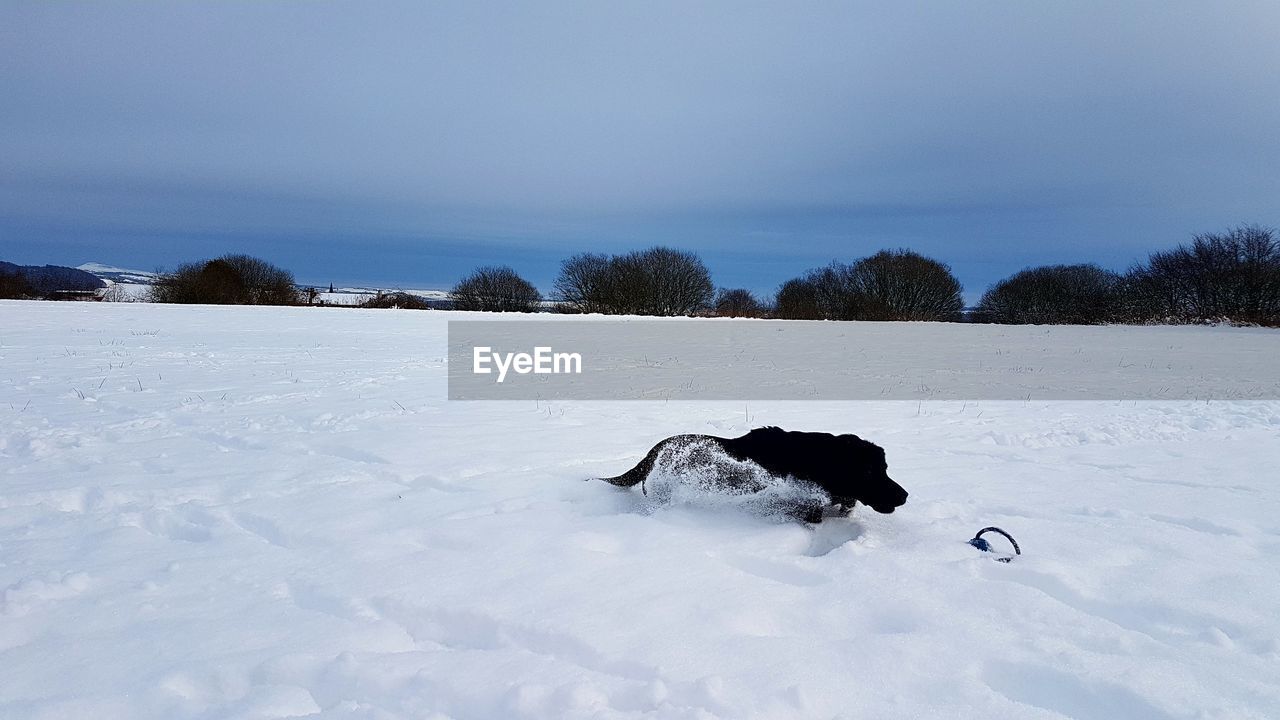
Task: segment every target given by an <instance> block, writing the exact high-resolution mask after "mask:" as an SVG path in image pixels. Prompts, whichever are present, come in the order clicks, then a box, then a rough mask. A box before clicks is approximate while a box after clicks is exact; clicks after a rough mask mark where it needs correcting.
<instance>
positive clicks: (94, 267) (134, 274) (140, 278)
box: [76, 262, 156, 285]
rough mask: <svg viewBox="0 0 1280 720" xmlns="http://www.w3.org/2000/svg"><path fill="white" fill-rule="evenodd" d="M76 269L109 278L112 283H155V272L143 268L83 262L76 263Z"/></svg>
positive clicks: (105, 278) (104, 278)
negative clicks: (130, 268) (135, 268)
mask: <svg viewBox="0 0 1280 720" xmlns="http://www.w3.org/2000/svg"><path fill="white" fill-rule="evenodd" d="M76 269H77V270H84V271H85V272H88V273H93V274H94V275H97V276H98V277H100V278H102V279H103V280H109V281H111V282H113V283H120V284H124V285H151V284H153V283H155V280H156V273H153V272H147V271H145V270H129V269H127V268H118V267H114V266H111V265H103V264H102V263H92V262H91V263H85V264H83V265H77V266H76Z"/></svg>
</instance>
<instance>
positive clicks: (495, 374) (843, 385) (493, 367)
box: [449, 315, 1280, 400]
mask: <svg viewBox="0 0 1280 720" xmlns="http://www.w3.org/2000/svg"><path fill="white" fill-rule="evenodd" d="M472 317H474V316H472ZM507 317H508V318H509V317H510V316H507ZM449 399H450V400H532V399H543V400H554V399H564V400H568V399H576V400H983V399H987V400H1028V399H1030V400H1116V399H1123V400H1213V399H1218V400H1274V399H1280V331H1275V330H1267V329H1261V328H1228V327H1184V326H1150V327H1146V326H1097V327H1081V326H1028V325H1018V326H1009V325H966V324H951V323H863V322H803V321H786V320H726V319H622V320H606V319H600V318H598V317H552V318H548V317H546V316H536V315H535V316H529V317H528V318H527V319H520V320H509V319H503V320H493V321H489V320H455V321H450V322H449Z"/></svg>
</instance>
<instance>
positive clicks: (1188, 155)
mask: <svg viewBox="0 0 1280 720" xmlns="http://www.w3.org/2000/svg"><path fill="white" fill-rule="evenodd" d="M1278 24H1280V6H1276V5H1275V4H1271V3H1238V4H1236V3H1228V4H1214V5H1212V6H1209V5H1204V4H1190V3H1188V4H1183V3H1168V4H1164V3H1162V4H1150V5H1148V4H1136V3H1134V4H1130V3H1125V4H1119V5H1117V4H1112V3H1070V4H1061V5H1049V6H1046V5H1044V4H1030V3H1017V2H1007V3H983V4H972V3H964V4H961V3H954V4H934V3H926V4H915V3H902V4H886V3H843V2H842V3H804V4H801V5H794V4H783V3H737V2H735V3H677V2H671V3H661V2H660V3H644V4H640V3H633V4H622V3H589V2H581V3H557V2H551V3H537V4H506V3H502V4H488V3H473V2H465V3H418V2H394V3H388V2H379V3H366V2H350V3H290V4H275V3H270V4H268V3H174V4H159V3H112V2H104V3H92V4H63V3H39V2H31V3H28V2H9V3H5V4H4V6H3V8H0V28H3V29H0V65H2V67H3V68H4V71H3V72H0V95H2V96H3V97H5V98H6V103H5V109H4V110H3V111H0V156H3V157H4V158H5V163H4V166H3V168H0V242H4V241H5V237H6V236H5V234H4V233H6V230H5V228H6V227H8V228H13V227H16V226H19V225H22V226H24V227H30V226H33V225H38V226H42V227H43V226H47V225H49V224H50V223H57V224H61V225H67V226H69V225H75V224H77V223H78V224H79V225H80V226H81V227H84V228H93V227H109V228H112V229H114V230H117V231H127V230H128V229H129V228H137V229H139V230H142V229H145V230H148V231H163V230H169V231H172V232H175V233H180V232H209V233H217V232H226V233H236V232H239V233H264V232H269V233H276V234H277V235H283V236H288V235H289V234H295V235H297V236H298V237H299V238H305V237H307V236H309V235H314V234H317V233H319V234H327V235H335V234H337V235H341V234H344V233H348V232H349V233H354V234H358V233H360V232H366V233H370V234H374V235H376V234H378V233H386V234H389V235H395V236H396V237H404V238H410V237H414V236H417V237H421V238H424V240H423V242H429V238H432V237H442V236H447V237H452V238H463V239H465V238H471V239H473V240H474V241H475V242H477V243H484V242H487V241H495V242H511V241H513V240H519V239H520V238H524V239H525V240H527V242H529V243H533V244H536V245H538V246H539V247H548V248H552V247H559V246H572V247H577V246H580V245H581V244H582V243H584V242H590V241H591V239H592V238H595V239H596V240H595V241H597V242H602V243H606V244H608V243H626V242H633V241H635V240H637V239H643V238H647V237H649V234H651V233H654V232H658V231H662V232H666V233H668V234H669V236H672V237H678V238H685V239H688V240H690V241H692V242H695V243H706V244H708V245H707V246H708V247H712V248H716V247H719V248H728V247H731V246H737V245H741V244H743V243H745V244H747V246H751V245H752V243H762V242H763V239H765V238H769V237H786V238H790V239H791V240H792V241H793V242H794V241H796V239H797V238H798V239H799V240H800V241H802V242H803V243H804V244H805V245H806V248H807V249H808V251H810V252H814V253H818V254H821V253H822V252H824V251H827V250H830V251H831V252H832V253H833V254H834V253H836V252H842V251H843V249H844V248H845V247H846V246H847V245H849V244H850V242H851V241H856V242H857V243H863V242H865V243H874V242H878V241H889V242H893V241H910V242H913V243H917V244H921V243H922V244H926V245H930V246H940V247H943V248H947V247H950V248H952V250H953V251H955V252H958V253H964V256H963V258H962V259H967V260H971V261H978V260H981V259H982V258H983V255H982V253H984V252H986V253H996V252H1000V251H1002V249H1006V248H1007V247H1008V246H1009V245H1010V243H1015V244H1016V242H1019V241H1021V242H1023V243H1028V242H1035V241H1036V239H1037V238H1047V239H1049V242H1054V241H1056V240H1055V239H1056V238H1058V237H1060V236H1062V235H1063V234H1067V235H1070V234H1071V233H1075V234H1076V235H1077V236H1081V235H1083V234H1085V233H1088V234H1089V237H1080V238H1079V240H1078V242H1082V243H1085V244H1086V245H1087V244H1088V243H1090V242H1093V243H1096V247H1099V248H1104V249H1105V248H1112V247H1113V246H1114V244H1115V243H1117V242H1120V243H1132V244H1135V245H1136V244H1140V243H1145V242H1148V240H1147V238H1146V237H1145V234H1146V233H1150V232H1155V231H1159V232H1165V231H1166V230H1167V229H1168V228H1173V227H1181V228H1182V229H1183V232H1185V233H1189V232H1193V231H1197V230H1203V229H1206V227H1204V226H1205V225H1206V224H1207V225H1209V227H1210V228H1212V227H1216V226H1218V225H1220V224H1222V223H1232V222H1236V221H1239V220H1254V221H1260V222H1275V221H1276V216H1277V212H1276V211H1277V209H1278V208H1277V204H1278V203H1280V200H1277V198H1280V192H1278V191H1280V176H1277V174H1276V173H1275V172H1274V168H1275V167H1276V166H1277V163H1278V162H1280V144H1278V143H1275V142H1274V139H1273V135H1274V128H1275V127H1276V126H1277V124H1280V75H1278V74H1277V73H1275V72H1274V69H1275V68H1276V67H1278V66H1280V46H1277V45H1276V43H1275V42H1274V37H1273V33H1272V32H1271V31H1270V28H1274V27H1276V26H1277V25H1278ZM8 232H10V233H11V232H12V230H10V231H8ZM9 237H10V238H11V237H12V235H11V234H10V235H9ZM1002 238H1004V239H1003V240H1002ZM652 239H653V240H662V239H664V238H661V237H655V238H652ZM1178 239H1181V235H1180V236H1179V237H1174V238H1170V241H1176V240H1178ZM947 243H952V245H950V246H949V245H947ZM855 244H856V243H855ZM775 249H776V248H775ZM1050 249H1052V248H1050ZM1033 254H1034V253H1033ZM1012 269H1017V268H1012Z"/></svg>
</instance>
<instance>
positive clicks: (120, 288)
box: [102, 283, 133, 302]
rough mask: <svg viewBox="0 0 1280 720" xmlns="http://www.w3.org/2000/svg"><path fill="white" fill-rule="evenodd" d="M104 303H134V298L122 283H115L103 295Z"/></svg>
mask: <svg viewBox="0 0 1280 720" xmlns="http://www.w3.org/2000/svg"><path fill="white" fill-rule="evenodd" d="M102 301H103V302H133V296H132V295H130V294H129V291H128V290H127V289H125V286H124V285H123V284H121V283H113V284H112V285H111V286H110V287H108V288H107V289H106V290H105V291H104V292H103V293H102Z"/></svg>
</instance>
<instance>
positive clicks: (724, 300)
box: [715, 288, 764, 317]
mask: <svg viewBox="0 0 1280 720" xmlns="http://www.w3.org/2000/svg"><path fill="white" fill-rule="evenodd" d="M715 314H716V315H718V316H720V317H760V316H761V315H763V314H764V307H763V306H762V305H761V304H760V301H759V300H757V299H756V296H755V295H752V294H751V291H750V290H747V289H746V288H721V289H720V292H718V293H716V299H715Z"/></svg>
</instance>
